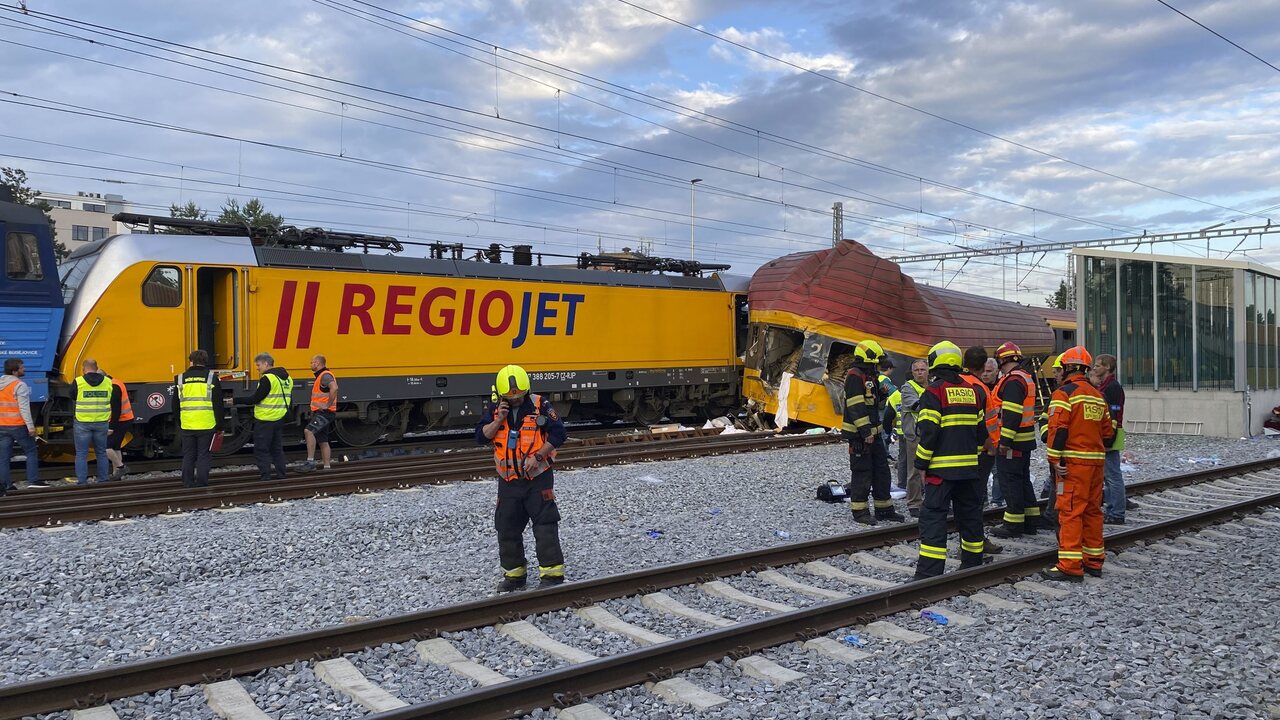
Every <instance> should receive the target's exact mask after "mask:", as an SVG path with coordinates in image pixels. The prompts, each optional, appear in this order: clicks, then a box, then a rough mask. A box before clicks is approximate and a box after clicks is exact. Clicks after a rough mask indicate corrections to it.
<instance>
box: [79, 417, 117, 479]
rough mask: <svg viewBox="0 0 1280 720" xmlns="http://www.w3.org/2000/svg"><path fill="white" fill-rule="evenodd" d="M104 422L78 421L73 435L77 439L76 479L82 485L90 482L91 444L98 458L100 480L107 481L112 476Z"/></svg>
mask: <svg viewBox="0 0 1280 720" xmlns="http://www.w3.org/2000/svg"><path fill="white" fill-rule="evenodd" d="M108 425H109V423H107V422H106V421H103V422H80V421H78V420H77V421H76V424H75V430H74V432H73V433H72V435H73V436H74V437H75V441H76V481H77V482H78V483H79V484H81V485H88V484H89V446H90V445H92V446H93V453H94V455H96V456H97V459H98V482H106V481H107V478H109V477H111V463H110V461H108V460H107V426H108Z"/></svg>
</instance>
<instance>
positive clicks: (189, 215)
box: [159, 200, 209, 235]
mask: <svg viewBox="0 0 1280 720" xmlns="http://www.w3.org/2000/svg"><path fill="white" fill-rule="evenodd" d="M169 217H171V218H184V219H187V220H208V219H209V213H208V212H206V211H205V210H204V209H203V208H201V207H200V206H199V205H197V204H196V201H195V200H188V201H187V204H186V205H176V204H170V205H169ZM188 232H189V231H188V230H183V229H182V228H165V229H164V230H160V231H159V233H160V234H161V235H186V234H187V233H188Z"/></svg>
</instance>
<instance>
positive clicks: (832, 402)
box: [743, 240, 1075, 427]
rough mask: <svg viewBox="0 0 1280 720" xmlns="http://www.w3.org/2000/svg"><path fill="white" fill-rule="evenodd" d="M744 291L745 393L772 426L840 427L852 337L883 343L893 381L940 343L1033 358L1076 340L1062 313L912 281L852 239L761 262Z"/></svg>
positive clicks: (854, 339)
mask: <svg viewBox="0 0 1280 720" xmlns="http://www.w3.org/2000/svg"><path fill="white" fill-rule="evenodd" d="M748 298H749V303H750V328H749V332H750V334H749V339H748V344H747V353H746V357H745V368H744V377H743V394H744V395H745V396H746V398H747V400H748V401H754V403H755V405H756V409H757V410H759V411H762V412H764V413H768V414H771V415H774V416H775V419H776V421H777V422H778V424H779V425H785V424H786V423H787V422H788V421H800V422H805V423H810V424H813V425H818V426H822V427H838V426H839V425H840V422H841V412H842V410H843V408H844V379H845V375H846V374H847V373H848V370H849V366H850V365H851V364H852V362H853V349H854V346H855V345H856V344H857V342H858V341H859V340H864V339H871V340H875V341H877V342H879V343H880V344H881V345H882V346H883V347H884V349H885V351H886V352H888V353H889V355H890V357H891V358H893V360H894V365H895V372H894V373H893V377H894V380H895V381H896V382H901V381H902V380H903V379H904V377H905V375H906V374H907V371H908V369H909V366H910V361H911V360H913V359H916V358H923V357H925V356H926V355H927V354H928V352H929V347H930V346H932V345H933V344H934V343H936V342H939V341H941V340H950V341H952V342H954V343H956V344H957V345H959V346H960V347H962V348H963V347H967V346H970V345H982V346H984V347H986V348H987V349H988V350H991V349H994V348H995V347H996V346H998V345H999V344H1000V343H1002V342H1005V341H1007V340H1011V341H1013V342H1015V343H1017V344H1018V345H1020V346H1021V347H1022V348H1023V350H1024V352H1026V353H1027V354H1028V355H1035V356H1041V357H1043V356H1048V355H1050V354H1052V353H1054V352H1059V351H1061V350H1062V349H1063V348H1064V347H1067V346H1070V345H1073V344H1074V343H1075V322H1074V318H1071V319H1068V317H1067V316H1068V313H1065V312H1063V311H1057V310H1049V309H1046V308H1032V307H1027V306H1024V305H1019V304H1017V303H1013V302H1006V301H1004V300H995V299H991V298H986V297H982V296H979V295H973V294H969V293H962V292H957V291H954V290H945V289H942V288H937V287H930V286H926V285H920V284H918V283H916V282H915V280H913V279H911V278H910V277H908V276H906V275H904V274H903V273H902V271H901V270H900V269H899V268H898V266H897V265H896V264H895V263H893V262H892V261H890V260H885V259H883V258H879V257H876V256H875V255H874V254H872V253H871V252H870V251H869V250H867V249H866V248H865V247H864V246H862V245H861V244H859V243H857V242H854V241H852V240H845V241H844V242H842V243H840V244H839V245H838V246H836V247H834V248H831V249H829V250H820V251H817V252H805V253H796V254H793V255H787V256H784V257H781V258H778V259H777V260H774V261H772V262H770V263H768V264H766V265H764V266H762V267H761V268H760V269H759V270H757V271H756V273H755V275H754V276H753V277H752V278H751V285H750V289H749V295H748Z"/></svg>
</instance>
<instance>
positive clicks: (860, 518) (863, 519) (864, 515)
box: [853, 510, 876, 525]
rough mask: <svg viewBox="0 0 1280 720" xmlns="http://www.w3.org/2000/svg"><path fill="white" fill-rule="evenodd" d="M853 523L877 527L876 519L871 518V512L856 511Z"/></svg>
mask: <svg viewBox="0 0 1280 720" xmlns="http://www.w3.org/2000/svg"><path fill="white" fill-rule="evenodd" d="M853 521H854V522H856V523H860V524H862V525H875V524H876V519H875V518H874V517H872V516H871V511H870V510H854V511H853Z"/></svg>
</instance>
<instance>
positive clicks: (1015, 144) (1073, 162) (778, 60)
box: [615, 0, 1266, 220]
mask: <svg viewBox="0 0 1280 720" xmlns="http://www.w3.org/2000/svg"><path fill="white" fill-rule="evenodd" d="M615 1H616V2H619V3H622V4H623V5H627V6H629V7H632V8H635V9H636V10H640V11H642V12H645V13H648V14H650V15H653V16H654V17H658V18H661V19H662V20H664V21H666V22H669V23H672V24H675V25H679V26H681V27H684V28H686V29H688V30H691V31H693V32H696V33H699V34H701V35H705V36H707V37H710V38H713V39H715V40H717V41H719V42H723V43H726V44H728V45H732V46H734V47H736V48H738V49H740V50H744V51H746V52H749V53H752V54H754V55H759V56H760V57H763V58H766V59H768V60H770V61H773V62H776V63H780V64H782V65H785V66H787V67H790V68H792V69H794V70H799V71H801V72H803V73H805V74H808V75H814V76H816V77H819V78H822V79H823V80H826V81H828V82H832V83H835V84H837V85H841V86H843V87H846V88H849V89H850V90H854V91H857V92H859V93H862V94H865V95H868V96H870V97H874V98H876V99H878V100H882V101H884V102H887V103H891V104H893V105H895V106H897V107H901V108H903V109H906V110H910V111H912V112H916V113H919V114H921V115H924V116H926V117H930V118H933V119H934V120H938V121H940V122H944V123H947V124H948V125H952V126H955V127H958V128H961V129H964V130H968V131H970V132H973V133H977V134H979V135H982V136H984V137H987V138H990V139H992V140H996V141H998V142H1002V143H1005V144H1008V145H1011V146H1013V147H1016V148H1019V149H1022V150H1026V151H1027V152H1030V153H1034V154H1036V155H1040V156H1042V157H1046V158H1049V159H1051V160H1057V161H1058V162H1062V163H1066V164H1068V165H1073V166H1075V167H1078V168H1080V169H1082V170H1088V171H1089V172H1093V173H1097V174H1099V175H1104V176H1106V177H1109V178H1111V179H1113V180H1119V181H1121V182H1125V183H1130V184H1133V185H1137V186H1139V187H1143V188H1146V189H1148V190H1152V191H1154V192H1158V193H1161V194H1164V195H1169V196H1172V197H1177V198H1181V199H1183V200H1190V201H1192V202H1195V203H1199V204H1202V205H1206V206H1210V207H1215V208H1218V209H1219V210H1228V211H1231V212H1234V213H1242V214H1245V215H1248V216H1250V217H1258V218H1260V219H1263V220H1265V219H1266V218H1263V217H1261V216H1259V215H1255V214H1254V213H1251V212H1249V211H1247V210H1241V209H1239V208H1233V207H1230V206H1227V205H1220V204H1218V203H1215V202H1210V201H1208V200H1202V199H1200V198H1197V197H1194V196H1191V195H1185V194H1183V193H1179V192H1176V191H1174V190H1168V189H1166V188H1162V187H1158V186H1156V185H1152V184H1150V183H1146V182H1143V181H1141V180H1134V179H1131V178H1127V177H1124V176H1123V175H1119V174H1116V173H1113V172H1110V171H1108V170H1103V169H1101V168H1097V167H1094V166H1092V165H1088V164H1086V163H1082V162H1078V161H1076V160H1072V159H1070V158H1067V157H1064V156H1062V155H1058V154H1056V153H1052V152H1049V151H1047V150H1041V149H1039V148H1036V147H1032V146H1031V145H1028V144H1026V143H1022V142H1019V141H1017V140H1013V139H1011V138H1007V137H1004V136H1002V135H998V134H996V133H992V132H988V131H986V130H982V129H981V128H978V127H975V126H973V125H970V124H968V123H964V122H961V121H959V120H953V119H951V118H949V117H946V116H944V115H941V114H938V113H935V112H932V111H929V110H925V109H923V108H920V107H917V106H915V105H912V104H911V103H908V102H904V101H902V100H898V99H896V98H892V97H889V96H888V95H884V94H882V93H878V92H875V91H874V90H869V89H867V88H865V87H862V86H860V85H855V84H853V83H851V82H848V81H847V80H842V79H840V78H837V77H834V76H832V75H829V74H827V73H824V72H821V71H818V70H814V69H812V68H807V67H804V66H803V65H800V64H798V63H794V62H791V61H790V60H787V59H785V58H780V57H778V56H776V55H772V54H770V53H767V52H765V51H763V50H760V49H758V48H754V47H752V46H750V45H747V44H746V43H742V42H738V41H736V40H731V39H729V38H727V37H724V36H723V35H718V34H716V33H713V32H711V31H710V30H707V29H706V28H702V27H698V26H695V25H690V24H689V23H686V22H683V21H681V20H678V19H676V18H673V17H670V16H668V15H664V14H662V13H660V12H658V11H656V10H652V9H650V8H647V7H644V6H643V5H639V4H637V3H635V2H632V0H615Z"/></svg>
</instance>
